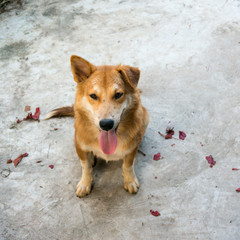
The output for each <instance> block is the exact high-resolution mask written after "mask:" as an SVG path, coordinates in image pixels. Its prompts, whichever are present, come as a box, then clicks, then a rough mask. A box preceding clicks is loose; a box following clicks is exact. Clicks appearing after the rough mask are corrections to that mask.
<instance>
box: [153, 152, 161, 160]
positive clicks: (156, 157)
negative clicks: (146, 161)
mask: <svg viewBox="0 0 240 240" xmlns="http://www.w3.org/2000/svg"><path fill="white" fill-rule="evenodd" d="M160 157H161V153H156V154H155V155H154V156H153V160H155V161H158V160H159V159H160Z"/></svg>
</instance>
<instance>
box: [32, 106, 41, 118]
mask: <svg viewBox="0 0 240 240" xmlns="http://www.w3.org/2000/svg"><path fill="white" fill-rule="evenodd" d="M39 116H40V108H39V107H37V108H36V112H35V113H34V115H33V116H32V118H33V119H34V120H38V119H39Z"/></svg>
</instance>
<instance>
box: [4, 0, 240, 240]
mask: <svg viewBox="0 0 240 240" xmlns="http://www.w3.org/2000/svg"><path fill="white" fill-rule="evenodd" d="M22 2H23V6H22V8H21V9H15V10H12V11H10V12H6V13H3V14H1V15H0V59H1V62H0V80H1V88H0V102H1V108H0V120H1V123H0V127H1V136H0V141H1V148H0V151H1V152H0V154H1V155H0V159H1V162H0V169H1V171H2V170H3V169H6V168H9V169H10V170H11V174H10V175H9V176H8V177H7V178H2V177H0V193H1V194H0V211H1V214H0V239H4V240H5V239H34V240H37V239H61V240H62V239H63V240H64V239H66V240H69V239H96V240H99V239H104V240H105V239H170V240H172V239H184V240H185V239H189V240H192V239H204V240H205V239H222V240H228V239H240V232H239V229H240V210H239V202H240V193H237V192H236V191H235V189H236V188H238V187H240V171H232V167H240V162H239V149H240V136H239V129H240V120H239V119H240V82H239V81H240V57H239V56H240V1H239V0H226V1H225V0H212V1H208V0H203V1H194V0H186V1H184V2H181V1H177V0H172V1H170V0H165V1H158V0H154V1H136V0H133V1H120V0H119V1H115V0H114V1H67V0H64V1H46V0H44V1H29V0H28V1H22ZM147 2H148V3H147ZM72 54H76V55H80V56H82V57H84V58H86V59H88V60H89V61H91V62H92V63H94V64H96V65H101V64H119V63H123V64H129V65H133V66H138V67H140V69H141V80H140V85H139V87H140V88H141V89H142V91H143V93H142V101H143V104H144V105H145V106H146V108H147V109H148V111H149V114H150V118H151V120H150V125H149V128H148V130H147V132H146V135H145V138H144V140H143V143H142V145H141V150H142V151H143V152H145V153H146V156H145V157H144V156H142V155H141V154H138V155H137V157H136V173H137V176H138V178H139V180H140V184H141V187H140V190H139V192H138V194H136V195H130V194H128V193H127V192H125V191H124V189H123V181H122V177H121V162H109V163H108V164H107V163H105V162H101V161H100V162H98V164H97V166H96V167H95V170H94V176H95V185H94V189H93V191H92V193H91V195H89V196H88V197H85V198H83V199H79V198H77V197H76V196H75V186H76V184H77V183H78V181H79V179H80V176H81V166H80V162H79V160H78V158H77V155H76V153H75V149H74V144H73V132H74V131H73V119H69V118H68V119H55V120H49V121H43V120H42V119H43V116H44V114H46V113H47V112H48V111H49V110H51V109H53V108H55V107H59V106H63V105H70V104H72V103H73V101H74V94H75V83H74V81H73V80H72V76H71V72H70V66H69V58H70V56H71V55H72ZM26 105H31V107H32V111H34V110H35V108H36V107H38V106H39V107H40V109H41V121H40V122H39V123H38V122H22V123H20V124H13V123H14V122H15V121H16V119H15V118H16V117H19V118H23V117H24V116H25V115H26V113H25V112H24V108H25V106H26ZM169 121H171V124H172V126H174V127H175V130H176V133H178V131H179V130H183V131H185V132H186V133H187V138H186V139H185V140H184V141H177V140H165V139H164V138H162V137H160V136H159V134H158V131H161V132H164V131H165V129H166V126H167V124H168V122H169ZM54 128H58V130H57V131H54V130H53V129H54ZM200 142H202V143H203V144H204V146H201V145H200ZM173 143H175V146H171V144H173ZM152 146H154V148H152ZM24 152H28V153H29V157H28V158H24V159H23V160H22V162H21V163H20V164H19V165H18V167H17V168H15V167H14V166H13V165H7V164H6V161H7V159H9V158H12V159H14V158H16V157H17V156H18V155H19V154H21V153H24ZM157 152H161V154H162V156H164V159H162V160H160V161H153V155H154V154H155V153H157ZM210 154H212V155H213V157H214V158H215V160H216V162H217V163H216V165H215V166H214V167H213V168H210V167H209V165H208V164H207V161H206V160H205V156H207V155H210ZM38 160H42V162H41V163H38V164H37V163H36V161H38ZM50 164H53V165H54V169H50V168H49V167H48V166H49V165H50ZM155 177H157V179H155ZM150 209H153V210H158V211H159V212H160V213H161V216H160V217H154V216H152V215H151V214H150V212H149V210H150Z"/></svg>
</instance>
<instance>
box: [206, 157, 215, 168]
mask: <svg viewBox="0 0 240 240" xmlns="http://www.w3.org/2000/svg"><path fill="white" fill-rule="evenodd" d="M206 160H207V161H208V163H209V164H210V167H213V166H214V165H215V164H216V161H214V159H213V157H212V155H209V156H207V157H206Z"/></svg>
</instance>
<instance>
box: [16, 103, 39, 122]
mask: <svg viewBox="0 0 240 240" xmlns="http://www.w3.org/2000/svg"><path fill="white" fill-rule="evenodd" d="M39 116H40V108H39V107H37V108H36V111H35V113H34V115H32V113H31V112H30V113H28V115H27V116H26V117H25V118H24V119H23V120H20V119H18V120H17V123H20V122H22V121H26V120H31V119H33V120H39Z"/></svg>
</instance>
